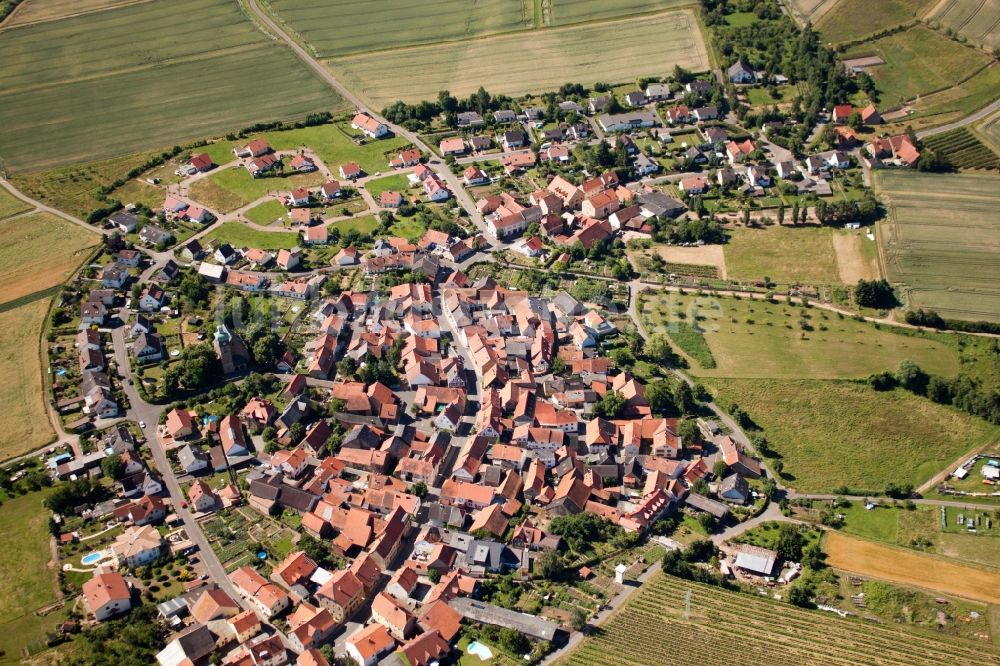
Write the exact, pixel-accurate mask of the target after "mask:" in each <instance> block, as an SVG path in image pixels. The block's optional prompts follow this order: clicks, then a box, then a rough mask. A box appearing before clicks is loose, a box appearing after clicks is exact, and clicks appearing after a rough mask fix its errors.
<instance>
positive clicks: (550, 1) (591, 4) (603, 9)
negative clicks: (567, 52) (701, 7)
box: [542, 0, 697, 25]
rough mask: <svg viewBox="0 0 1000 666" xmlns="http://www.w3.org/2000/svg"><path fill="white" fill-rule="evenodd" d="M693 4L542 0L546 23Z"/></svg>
mask: <svg viewBox="0 0 1000 666" xmlns="http://www.w3.org/2000/svg"><path fill="white" fill-rule="evenodd" d="M693 4H697V3H695V2H692V0H645V1H644V0H542V7H543V9H542V12H543V14H544V15H545V16H546V18H548V22H547V23H546V25H566V24H568V23H581V22H583V21H594V20H597V19H608V18H615V17H618V16H630V15H632V14H642V13H648V12H654V11H658V10H661V9H675V8H677V7H685V6H690V5H693ZM546 5H549V6H551V10H550V12H548V13H545V7H546ZM549 14H551V16H549Z"/></svg>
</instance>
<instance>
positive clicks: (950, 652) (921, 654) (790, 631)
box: [559, 575, 1000, 666]
mask: <svg viewBox="0 0 1000 666" xmlns="http://www.w3.org/2000/svg"><path fill="white" fill-rule="evenodd" d="M689 591H690V592H691V593H692V595H691V616H690V619H685V618H684V617H683V611H684V604H685V597H686V595H687V594H688V592H689ZM750 655H752V659H753V663H755V664H760V665H761V666H767V665H770V664H823V665H824V666H838V665H841V666H853V665H855V664H859V663H864V664H871V665H873V666H880V665H887V666H888V665H894V664H899V665H903V664H905V665H907V666H922V665H925V664H926V665H927V666H931V665H934V666H937V665H938V664H945V663H946V664H954V665H955V666H960V665H968V666H974V665H977V666H978V665H979V664H983V663H985V662H988V661H990V660H991V659H997V658H1000V651H997V649H996V648H995V647H993V646H992V645H989V644H985V643H972V642H969V641H964V640H961V639H954V638H947V637H943V636H938V635H931V634H927V635H925V634H922V633H916V632H907V631H904V630H902V629H899V628H896V627H892V626H889V625H887V626H878V625H873V624H870V623H862V622H861V621H857V620H847V619H841V618H839V617H836V616H833V615H830V614H826V613H821V612H818V611H817V612H810V611H807V610H803V609H800V608H796V607H794V606H791V605H789V604H787V603H781V602H776V601H773V600H770V599H765V598H760V597H756V596H751V595H749V594H741V593H738V592H729V591H725V590H720V589H718V588H713V587H708V586H705V585H701V584H698V583H691V582H688V581H685V580H681V579H678V578H673V577H670V576H666V575H659V576H658V577H657V578H655V579H654V580H653V581H651V582H650V583H647V584H646V585H644V586H643V587H642V589H641V590H640V591H639V592H637V593H636V595H635V596H634V597H633V598H632V599H631V600H630V601H629V602H628V603H627V604H626V605H625V606H624V607H623V608H622V609H621V610H620V611H619V612H618V613H617V614H616V615H615V616H614V617H613V618H612V619H611V621H610V622H608V623H606V624H605V625H604V626H602V627H600V628H599V629H597V630H595V631H594V632H593V633H592V634H591V635H590V636H588V637H587V638H586V639H585V640H584V642H583V643H582V644H581V645H580V647H579V648H577V649H576V650H574V651H573V652H572V653H571V654H570V655H569V656H567V657H566V658H564V659H562V660H561V661H560V662H559V663H560V664H561V665H563V666H591V665H593V664H616V665H621V666H641V665H647V664H648V665H650V666H652V665H653V664H666V663H669V664H681V665H683V664H691V665H692V666H694V665H697V666H701V665H703V664H729V663H732V664H736V663H746V662H747V659H748V658H749V656H750ZM984 660H985V661H984Z"/></svg>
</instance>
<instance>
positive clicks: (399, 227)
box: [389, 217, 427, 243]
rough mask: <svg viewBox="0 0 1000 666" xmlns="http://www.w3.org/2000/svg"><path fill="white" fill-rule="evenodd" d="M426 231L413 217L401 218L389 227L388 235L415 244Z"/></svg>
mask: <svg viewBox="0 0 1000 666" xmlns="http://www.w3.org/2000/svg"><path fill="white" fill-rule="evenodd" d="M425 231H427V229H426V228H424V225H423V224H421V223H420V221H419V220H417V219H416V218H413V217H402V218H399V220H398V221H397V222H396V223H395V224H393V225H392V226H391V227H389V233H390V234H392V235H393V236H399V237H400V238H405V239H406V240H408V241H410V242H411V243H413V242H416V241H417V239H419V238H420V237H421V236H423V235H424V232H425Z"/></svg>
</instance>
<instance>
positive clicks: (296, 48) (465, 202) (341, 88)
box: [247, 0, 488, 234]
mask: <svg viewBox="0 0 1000 666" xmlns="http://www.w3.org/2000/svg"><path fill="white" fill-rule="evenodd" d="M247 7H249V9H250V11H251V12H253V14H254V16H255V17H256V18H257V20H258V21H260V22H261V23H262V24H263V25H264V26H266V27H267V29H268V30H270V31H271V32H272V33H273V34H274V35H275V36H277V37H278V38H279V39H281V40H282V41H283V42H285V43H286V44H287V45H288V47H289V48H290V49H291V50H292V52H293V53H294V54H295V55H296V56H297V57H298V58H299V60H301V61H302V62H304V63H305V64H307V65H309V67H310V68H312V70H313V71H314V72H316V74H317V75H318V76H319V77H320V78H321V79H322V80H323V81H325V82H326V83H327V84H329V85H330V86H331V87H332V88H333V89H334V90H336V91H337V92H338V93H340V95H341V96H342V97H343V98H344V99H346V100H347V101H348V102H350V103H351V104H353V105H354V106H355V107H356V108H357V109H358V111H361V112H364V113H367V114H368V115H369V116H371V117H373V118H375V119H376V120H378V121H379V122H381V123H383V124H385V125H386V126H388V127H389V128H390V129H391V130H392V131H393V133H394V134H395V135H396V136H401V137H403V138H404V139H406V140H407V141H409V142H410V143H412V144H413V145H414V146H416V147H417V148H419V149H420V150H421V151H422V152H424V153H425V154H427V155H430V156H433V155H434V151H432V150H431V149H430V147H428V146H427V144H425V143H424V142H423V141H422V140H421V139H420V137H419V136H417V135H416V134H415V133H413V132H411V131H409V130H408V129H406V128H404V127H400V126H399V125H395V124H393V123H390V122H389V121H388V120H386V119H385V118H383V117H382V116H380V115H379V114H377V113H375V112H374V111H372V110H371V109H369V108H368V107H367V106H365V104H364V102H362V101H361V98H360V97H358V96H357V95H355V94H354V93H353V92H352V91H351V90H350V89H348V88H347V86H345V85H344V84H342V83H341V82H340V81H339V80H338V79H337V78H336V77H335V76H334V75H333V74H332V73H331V72H330V71H329V70H328V69H327V68H326V67H324V66H323V65H322V63H320V62H319V61H318V60H316V59H315V58H314V57H312V55H310V54H309V52H308V51H306V50H305V49H304V48H302V46H300V45H299V43H298V42H296V41H295V40H294V39H293V38H292V37H291V36H290V35H289V34H288V33H287V32H285V31H284V30H283V29H282V28H281V27H280V26H279V25H278V24H277V23H275V21H274V19H272V18H271V17H270V16H269V15H268V14H267V12H265V11H264V10H262V9H261V8H260V5H259V4H257V0H247ZM435 162H436V164H435ZM429 166H430V167H431V169H433V170H434V172H435V173H437V175H438V176H439V177H440V178H441V179H442V180H443V181H444V182H445V183H447V184H448V189H449V190H451V192H452V193H453V194H454V195H455V198H456V199H457V200H458V202H459V203H460V204H461V205H462V208H464V209H465V211H466V212H467V213H468V214H469V217H470V218H471V219H472V221H473V222H475V224H476V227H477V228H478V229H479V230H480V231H482V232H483V233H484V234H487V233H488V229H487V227H486V223H485V222H484V221H483V216H482V214H481V213H480V212H479V211H478V210H477V209H476V204H475V202H474V201H473V200H472V197H470V196H469V193H468V192H466V191H465V187H464V186H463V185H462V181H461V180H459V179H458V177H457V176H456V175H455V174H453V173H452V172H451V169H449V168H448V167H447V166H445V165H444V164H443V163H441V162H440V161H438V160H435V159H433V158H432V159H431V162H430V164H429Z"/></svg>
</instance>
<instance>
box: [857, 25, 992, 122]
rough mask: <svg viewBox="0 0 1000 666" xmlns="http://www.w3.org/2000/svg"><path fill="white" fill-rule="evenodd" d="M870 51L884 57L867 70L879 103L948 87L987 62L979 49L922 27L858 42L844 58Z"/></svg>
mask: <svg viewBox="0 0 1000 666" xmlns="http://www.w3.org/2000/svg"><path fill="white" fill-rule="evenodd" d="M866 20H867V17H866ZM873 54H875V55H878V56H881V58H882V59H883V60H885V64H883V65H877V66H876V67H873V68H871V70H870V73H871V75H872V77H873V78H874V79H875V83H876V84H877V85H878V89H879V91H880V93H881V97H880V104H881V105H882V106H891V105H893V104H900V103H902V102H906V101H908V100H912V99H914V98H916V97H919V96H922V95H927V94H929V93H932V92H934V91H937V90H943V89H945V88H950V87H951V86H953V85H955V84H956V83H958V82H959V81H961V80H962V79H964V78H966V77H968V76H971V75H972V74H973V73H974V72H975V71H976V70H978V69H980V68H981V67H983V66H985V65H986V64H988V63H989V62H990V58H989V56H987V55H986V54H985V53H983V52H982V51H979V50H977V49H974V48H972V47H970V46H965V45H962V44H959V43H958V42H955V41H954V40H951V39H949V38H947V37H945V36H943V35H941V34H940V33H937V32H935V31H933V30H931V29H929V28H925V27H923V26H917V27H913V28H910V29H909V30H906V31H904V32H900V33H896V34H893V35H889V36H887V37H883V38H881V39H878V40H875V41H874V42H867V43H865V44H861V45H860V46H857V47H855V48H853V49H850V50H849V51H848V52H847V53H846V54H845V57H853V56H860V55H873Z"/></svg>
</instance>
